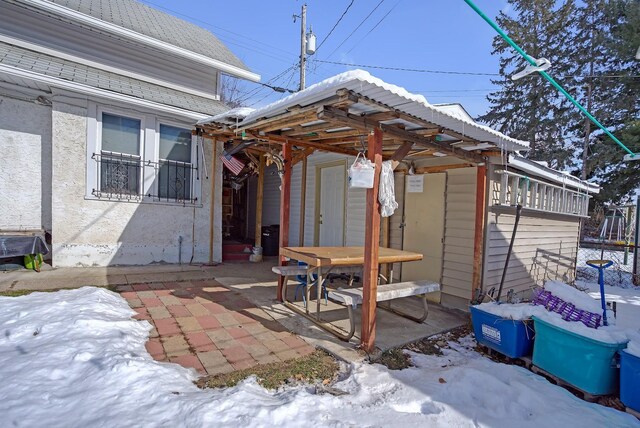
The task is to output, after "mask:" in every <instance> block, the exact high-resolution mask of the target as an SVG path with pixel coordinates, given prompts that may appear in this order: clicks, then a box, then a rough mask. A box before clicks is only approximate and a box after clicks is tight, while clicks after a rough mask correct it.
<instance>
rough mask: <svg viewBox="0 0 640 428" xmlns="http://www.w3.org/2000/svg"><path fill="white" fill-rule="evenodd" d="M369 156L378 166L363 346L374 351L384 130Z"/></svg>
mask: <svg viewBox="0 0 640 428" xmlns="http://www.w3.org/2000/svg"><path fill="white" fill-rule="evenodd" d="M367 157H368V159H369V160H370V161H371V162H373V163H374V164H375V166H376V173H375V178H374V180H373V188H372V189H367V209H366V215H365V232H364V269H363V271H362V277H363V279H362V289H363V292H362V295H363V296H362V297H363V299H362V300H363V302H362V326H361V328H362V330H361V335H360V338H361V339H360V345H361V346H362V348H363V349H364V350H365V351H366V352H372V351H373V349H374V345H375V340H376V296H377V292H378V253H379V251H380V202H378V187H379V186H380V170H381V168H382V167H381V165H382V131H381V130H380V129H377V128H376V129H374V131H373V134H369V137H368V145H367Z"/></svg>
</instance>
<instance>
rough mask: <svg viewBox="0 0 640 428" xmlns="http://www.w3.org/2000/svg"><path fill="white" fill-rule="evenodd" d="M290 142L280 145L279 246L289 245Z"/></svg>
mask: <svg viewBox="0 0 640 428" xmlns="http://www.w3.org/2000/svg"><path fill="white" fill-rule="evenodd" d="M291 149H292V147H291V143H284V144H283V145H282V158H283V169H284V171H283V174H282V183H281V185H280V247H287V246H288V245H289V218H290V215H291ZM279 258H280V266H286V265H287V261H286V259H285V258H284V257H283V256H279ZM282 283H283V277H282V276H279V277H278V294H277V298H278V300H279V301H281V302H282V301H283V298H282Z"/></svg>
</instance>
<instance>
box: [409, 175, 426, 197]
mask: <svg viewBox="0 0 640 428" xmlns="http://www.w3.org/2000/svg"><path fill="white" fill-rule="evenodd" d="M423 191H424V175H422V174H420V175H408V176H407V193H422V192H423Z"/></svg>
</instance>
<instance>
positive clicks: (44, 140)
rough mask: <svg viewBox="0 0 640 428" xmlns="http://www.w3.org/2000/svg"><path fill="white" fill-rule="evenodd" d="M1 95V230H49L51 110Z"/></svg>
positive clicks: (30, 102) (0, 91)
mask: <svg viewBox="0 0 640 428" xmlns="http://www.w3.org/2000/svg"><path fill="white" fill-rule="evenodd" d="M1 94H2V90H1V89H0V230H30V229H40V228H45V229H47V230H50V229H51V192H50V189H51V188H50V186H51V181H50V176H51V161H50V160H51V108H50V107H46V106H42V105H38V104H36V103H35V102H33V101H23V100H19V99H15V98H9V97H5V96H2V95H1Z"/></svg>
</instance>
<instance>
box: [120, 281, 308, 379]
mask: <svg viewBox="0 0 640 428" xmlns="http://www.w3.org/2000/svg"><path fill="white" fill-rule="evenodd" d="M118 291H119V292H120V294H121V295H122V297H124V298H125V299H127V302H128V303H129V305H130V306H131V307H132V308H133V309H134V310H135V311H136V312H138V315H137V316H136V318H137V319H144V320H147V321H149V322H150V323H151V324H152V325H153V326H154V329H153V330H152V331H151V334H150V337H149V341H148V342H147V344H146V347H147V350H148V351H149V353H150V354H151V355H152V356H153V358H154V359H156V360H158V361H171V362H173V363H178V364H180V365H182V366H184V367H192V368H195V369H196V370H197V371H198V372H199V373H201V374H210V375H212V374H218V373H227V372H231V371H234V370H240V369H244V368H248V367H252V366H255V365H258V364H264V363H271V362H277V361H285V360H288V359H292V358H296V357H299V356H302V355H307V354H310V353H311V352H313V350H314V348H313V347H312V346H311V345H309V344H307V343H306V342H305V341H303V340H302V339H300V338H299V337H298V336H296V335H294V334H292V333H290V332H288V331H287V330H285V329H284V328H283V327H282V326H281V325H280V324H279V323H278V322H276V321H274V320H273V319H272V318H271V317H269V316H268V315H267V314H266V313H265V312H264V311H263V310H262V309H259V308H257V307H256V306H255V305H253V304H252V303H250V302H249V301H248V300H247V299H245V298H243V297H242V295H241V294H240V293H238V292H236V291H233V290H230V289H228V288H226V287H224V286H222V285H221V284H219V283H218V282H216V281H214V280H201V281H185V282H165V283H153V284H134V285H123V286H119V287H118Z"/></svg>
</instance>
